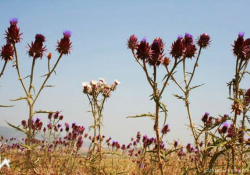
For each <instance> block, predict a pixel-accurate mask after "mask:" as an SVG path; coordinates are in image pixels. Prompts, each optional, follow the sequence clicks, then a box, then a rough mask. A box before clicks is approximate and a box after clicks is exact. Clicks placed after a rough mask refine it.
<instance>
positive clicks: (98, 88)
mask: <svg viewBox="0 0 250 175" xmlns="http://www.w3.org/2000/svg"><path fill="white" fill-rule="evenodd" d="M119 84H120V82H119V81H118V80H115V82H114V83H113V84H112V85H108V84H107V83H106V82H105V80H104V79H103V78H100V79H99V81H98V82H97V81H95V80H92V81H91V82H90V83H88V82H83V83H82V85H83V93H84V94H86V95H87V97H88V100H89V103H90V106H91V113H92V115H93V118H94V124H93V125H92V126H91V127H90V129H92V128H93V129H94V135H93V140H92V143H91V144H90V147H89V158H90V159H92V158H93V156H94V157H96V156H95V155H96V153H97V152H98V154H99V159H96V160H99V166H101V161H102V154H103V153H102V141H103V139H104V138H103V136H102V133H101V126H102V119H103V114H102V112H103V109H104V104H105V102H106V101H107V99H108V98H109V97H110V96H111V93H112V92H113V91H115V90H116V87H117V85H119ZM97 131H98V133H97ZM97 134H98V135H97ZM97 141H99V143H97ZM96 146H97V150H96ZM99 168H100V167H99Z"/></svg>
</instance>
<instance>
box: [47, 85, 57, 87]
mask: <svg viewBox="0 0 250 175" xmlns="http://www.w3.org/2000/svg"><path fill="white" fill-rule="evenodd" d="M44 87H55V86H54V85H46V86H44Z"/></svg>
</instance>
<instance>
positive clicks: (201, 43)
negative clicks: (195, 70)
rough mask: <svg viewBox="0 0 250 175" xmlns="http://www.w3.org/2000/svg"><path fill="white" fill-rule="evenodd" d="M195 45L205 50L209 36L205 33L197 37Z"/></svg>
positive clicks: (208, 42)
mask: <svg viewBox="0 0 250 175" xmlns="http://www.w3.org/2000/svg"><path fill="white" fill-rule="evenodd" d="M197 44H198V45H199V46H200V48H204V49H205V48H207V47H208V46H209V44H210V36H209V35H208V34H207V33H203V34H202V35H200V36H199V38H198V40H197Z"/></svg>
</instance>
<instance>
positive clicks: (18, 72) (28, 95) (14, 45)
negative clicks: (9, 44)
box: [13, 43, 30, 98]
mask: <svg viewBox="0 0 250 175" xmlns="http://www.w3.org/2000/svg"><path fill="white" fill-rule="evenodd" d="M13 47H14V52H15V57H16V69H17V74H18V79H19V80H20V82H21V84H22V86H23V89H24V91H25V93H26V96H27V98H30V94H29V93H28V91H27V90H26V87H25V85H24V83H23V79H22V77H21V74H20V70H19V63H18V55H17V50H16V44H15V43H13Z"/></svg>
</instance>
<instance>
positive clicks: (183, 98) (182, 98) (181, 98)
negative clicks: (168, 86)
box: [173, 94, 186, 101]
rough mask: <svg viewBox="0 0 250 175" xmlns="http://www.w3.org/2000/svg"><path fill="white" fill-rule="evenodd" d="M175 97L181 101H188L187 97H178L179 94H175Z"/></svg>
mask: <svg viewBox="0 0 250 175" xmlns="http://www.w3.org/2000/svg"><path fill="white" fill-rule="evenodd" d="M173 96H175V97H176V98H178V99H180V100H184V101H185V100H186V98H185V97H183V96H179V95H177V94H173Z"/></svg>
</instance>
